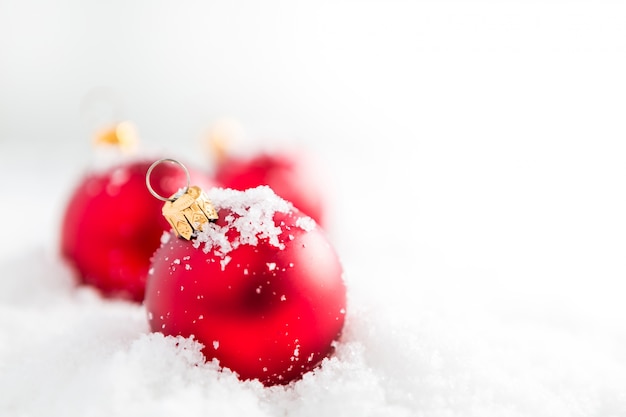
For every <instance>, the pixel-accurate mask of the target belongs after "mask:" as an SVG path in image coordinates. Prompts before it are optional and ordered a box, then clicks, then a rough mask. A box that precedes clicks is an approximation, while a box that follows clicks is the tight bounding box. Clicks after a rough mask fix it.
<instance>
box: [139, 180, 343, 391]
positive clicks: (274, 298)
mask: <svg viewBox="0 0 626 417" xmlns="http://www.w3.org/2000/svg"><path fill="white" fill-rule="evenodd" d="M208 197H209V199H210V200H211V202H212V203H213V205H214V207H215V209H216V210H217V213H218V219H217V220H216V221H215V222H214V223H207V224H206V225H205V226H204V228H203V229H202V230H201V231H199V232H196V235H195V236H194V237H192V238H191V240H185V239H183V238H181V237H177V235H176V234H175V233H174V232H171V233H170V235H169V238H165V239H163V243H162V245H161V247H160V248H159V249H158V250H157V251H156V252H155V254H154V257H153V259H152V267H151V269H150V275H149V278H148V284H147V289H146V298H145V305H146V309H147V312H148V319H149V323H150V327H151V329H152V330H153V331H155V332H162V333H164V334H166V335H182V336H184V337H190V336H192V335H193V336H194V337H195V338H196V340H198V341H199V342H201V343H202V344H203V345H204V348H203V353H204V355H205V356H206V358H207V359H209V360H211V359H213V358H216V359H218V360H219V363H220V365H221V366H223V367H226V368H229V369H231V370H232V371H234V372H236V373H237V374H238V375H239V377H240V378H241V379H243V380H246V379H259V380H260V381H261V382H262V383H263V384H265V385H267V386H269V385H276V384H287V383H289V382H291V381H294V380H297V379H299V378H300V377H301V376H302V375H303V374H304V373H305V372H307V371H310V370H312V369H314V368H315V367H316V366H317V365H319V363H320V362H321V361H322V360H323V359H324V358H325V357H327V356H328V355H329V354H331V353H332V351H333V343H334V341H336V340H337V339H338V338H339V336H340V334H341V331H342V328H343V324H344V318H345V312H346V310H345V309H346V287H345V284H344V281H343V276H342V267H341V263H340V260H339V258H338V256H337V254H336V252H335V250H334V249H333V247H332V246H331V245H330V243H329V241H328V240H327V238H326V237H325V235H324V232H323V231H322V229H320V228H319V226H318V225H317V224H316V223H315V221H314V220H313V219H312V218H310V217H308V216H306V215H304V214H303V213H301V212H300V211H298V210H297V209H295V208H294V207H293V206H292V205H291V204H290V203H288V202H287V201H285V200H283V199H281V198H279V197H278V196H277V195H276V194H275V193H274V192H273V191H272V190H271V189H270V188H269V187H257V188H253V189H249V190H247V191H245V192H242V191H235V190H231V189H221V188H214V189H212V190H210V191H209V192H208ZM157 211H158V210H157ZM158 212H159V213H160V211H158ZM166 236H167V235H166Z"/></svg>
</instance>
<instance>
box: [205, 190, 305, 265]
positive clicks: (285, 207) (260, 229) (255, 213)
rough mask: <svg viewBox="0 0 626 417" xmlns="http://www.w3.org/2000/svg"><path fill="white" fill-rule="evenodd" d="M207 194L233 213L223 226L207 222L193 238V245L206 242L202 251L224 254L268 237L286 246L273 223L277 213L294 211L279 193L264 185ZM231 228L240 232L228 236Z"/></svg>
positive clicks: (279, 246)
mask: <svg viewBox="0 0 626 417" xmlns="http://www.w3.org/2000/svg"><path fill="white" fill-rule="evenodd" d="M207 195H208V197H209V199H210V200H211V202H212V203H213V206H214V207H215V209H216V210H217V211H218V212H219V211H220V210H222V209H228V210H229V211H230V213H229V214H228V215H226V216H225V217H224V219H223V220H224V221H225V222H226V225H224V226H220V225H218V224H216V223H208V224H206V225H204V227H203V229H202V231H200V232H198V233H197V236H196V238H195V239H194V242H193V245H194V247H196V248H199V247H200V245H202V244H204V246H203V248H202V250H203V251H204V252H205V253H208V252H210V251H211V250H213V251H215V253H216V254H217V255H221V256H224V255H226V254H227V253H228V252H230V251H231V250H233V249H236V248H237V247H238V246H240V245H251V246H256V245H257V244H258V243H259V239H266V240H267V241H268V242H269V244H270V245H272V246H275V247H277V248H280V249H284V245H283V244H282V243H280V241H279V239H278V237H279V236H280V235H281V233H282V232H283V231H282V229H281V228H280V227H279V226H276V224H275V223H274V214H275V213H277V212H278V213H288V212H289V211H291V210H293V205H292V204H291V203H289V202H287V201H286V200H283V199H282V198H280V197H279V196H277V195H276V194H275V193H274V191H272V189H271V188H270V187H268V186H265V185H263V186H259V187H256V188H250V189H248V190H246V191H238V190H233V189H224V188H213V189H211V190H210V191H209V192H208V193H207ZM304 223H305V224H307V223H306V221H305V222H304ZM314 224H315V223H313V225H314ZM301 227H302V226H301ZM302 228H303V229H304V227H302ZM231 229H235V230H236V231H237V232H238V235H237V236H235V237H234V238H231V239H229V238H228V237H227V236H226V234H227V233H228V231H229V230H231ZM305 230H306V229H305Z"/></svg>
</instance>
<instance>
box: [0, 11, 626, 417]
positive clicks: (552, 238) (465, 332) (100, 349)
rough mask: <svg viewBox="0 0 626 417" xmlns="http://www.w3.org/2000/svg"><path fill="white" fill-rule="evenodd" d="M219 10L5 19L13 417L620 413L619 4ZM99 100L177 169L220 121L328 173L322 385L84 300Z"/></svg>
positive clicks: (8, 388)
mask: <svg viewBox="0 0 626 417" xmlns="http://www.w3.org/2000/svg"><path fill="white" fill-rule="evenodd" d="M33 3H35V4H33ZM61 3H62V4H61ZM226 3H227V2H224V4H218V3H215V4H211V6H201V5H200V3H198V4H195V5H193V6H192V5H189V8H184V7H182V6H180V3H175V2H167V1H166V2H161V3H159V4H154V5H151V6H150V8H149V9H145V8H144V7H142V5H141V4H140V2H134V1H127V2H119V1H112V2H107V3H106V4H102V5H99V6H98V7H96V6H94V5H91V4H88V3H84V2H82V3H81V2H75V3H73V2H60V1H52V2H37V1H35V2H21V1H15V0H9V1H6V2H4V3H3V6H0V8H1V9H2V12H0V49H1V50H2V51H3V54H4V55H3V57H4V58H3V60H2V62H3V63H2V65H0V91H2V92H3V93H2V94H1V95H0V190H2V195H3V197H2V199H1V200H0V216H1V217H0V218H2V220H3V223H2V227H3V235H2V239H1V241H0V271H1V273H0V415H1V416H11V417H13V416H16V417H23V416H44V415H45V416H63V417H78V416H108V417H111V416H172V415H185V416H191V417H193V416H207V415H221V416H235V415H246V416H322V415H323V416H353V415H359V416H366V415H370V416H424V417H431V416H432V417H439V416H446V417H451V416H463V417H468V416H480V417H487V416H498V417H508V416H515V417H518V416H519V417H541V416H547V417H548V416H549V417H554V416H568V417H569V416H594V417H595V416H602V417H609V416H615V417H621V416H624V415H626V391H625V389H624V387H626V303H624V302H623V298H624V294H625V293H626V291H625V290H626V286H625V285H624V277H625V276H626V263H625V262H624V254H626V238H625V236H626V216H625V215H624V213H626V194H624V191H623V190H624V179H625V178H626V165H625V164H624V160H626V141H625V140H624V138H626V125H625V124H624V122H623V121H624V114H626V106H625V104H624V97H626V78H624V76H623V74H625V73H626V54H625V52H626V44H625V43H624V40H625V39H626V26H625V25H624V24H623V22H624V18H625V17H626V9H625V6H624V4H623V3H620V2H612V1H603V0H599V1H593V2H592V1H584V0H583V1H577V2H561V1H557V0H546V1H542V2H536V1H524V2H521V1H520V2H517V1H503V2H493V1H467V2H463V3H461V2H454V1H445V0H444V1H442V2H429V1H425V2H401V1H386V2H383V1H369V2H358V3H357V2H351V1H339V2H325V1H318V2H280V1H275V0H272V1H269V2H262V3H258V4H257V3H256V2H245V3H246V7H241V4H237V5H235V4H232V5H228V4H226ZM35 11H37V12H36V13H35ZM112 22H116V24H115V25H114V26H115V27H118V28H120V30H112V29H111V28H112V26H111V23H112ZM157 29H158V30H157ZM285 34H287V35H288V36H285ZM175 40H178V41H179V42H176V41H175ZM103 57H105V58H104V59H103ZM102 84H110V85H113V86H114V87H115V88H116V90H118V91H120V92H121V93H120V94H121V96H123V99H124V100H123V101H124V102H125V104H126V106H124V109H125V111H126V112H127V113H125V114H123V115H122V116H124V117H129V118H131V119H133V120H134V121H136V122H137V126H138V130H139V135H140V137H141V141H140V147H142V146H143V147H145V148H150V149H149V150H150V151H153V150H155V149H154V148H157V150H159V151H160V150H165V151H166V152H165V153H166V154H167V155H166V156H168V157H173V158H176V159H177V158H179V157H180V156H184V157H185V158H186V159H185V160H191V161H195V162H196V163H198V164H199V163H203V162H205V159H204V158H203V156H202V155H201V153H200V152H199V151H198V149H199V146H200V145H199V144H198V143H199V141H200V139H199V138H200V137H202V135H203V132H204V131H205V129H208V127H209V126H208V124H210V122H211V121H213V120H217V119H219V118H220V117H222V116H228V117H230V116H234V117H235V118H236V119H238V120H240V121H242V122H243V125H244V126H245V127H246V129H247V132H248V134H249V139H248V140H249V142H248V143H247V145H248V146H249V148H248V149H250V148H251V147H253V146H254V145H256V144H259V143H260V141H256V139H254V138H259V137H275V136H279V137H283V138H284V137H287V138H294V141H295V142H296V143H297V144H299V145H305V146H306V147H307V149H310V150H311V152H313V153H316V154H318V155H319V156H320V160H321V161H322V165H323V167H324V171H325V174H327V175H328V176H329V177H330V179H331V180H330V181H329V184H328V191H329V194H330V197H331V201H332V206H333V210H332V212H331V215H332V219H331V221H330V224H329V227H328V233H329V236H330V239H331V240H332V242H333V244H334V245H335V247H336V249H337V252H338V253H339V255H340V256H341V258H342V262H343V264H344V269H345V274H344V278H345V280H346V282H347V285H348V297H349V298H348V308H347V309H346V312H345V313H346V326H345V332H344V334H343V335H342V338H341V340H340V341H339V342H338V343H337V345H336V352H335V354H334V355H333V356H332V357H331V358H329V359H328V360H326V361H325V362H324V363H323V365H322V366H321V367H320V368H319V369H318V370H316V371H315V372H312V373H308V374H306V375H305V376H304V377H303V379H302V380H301V381H299V382H297V383H295V384H293V385H291V386H287V387H272V388H264V387H262V386H261V385H260V384H258V383H255V382H250V381H248V382H241V381H239V380H238V379H237V378H236V377H235V376H234V375H232V374H231V373H230V372H228V371H224V370H220V368H219V366H218V364H216V363H205V362H204V361H203V358H202V356H201V354H200V346H199V345H198V344H197V342H195V341H194V340H185V339H175V338H171V337H163V336H162V335H160V334H158V333H155V334H153V333H150V332H149V328H148V324H147V313H146V311H145V309H144V308H143V307H142V306H138V305H135V304H131V303H128V302H124V301H115V300H105V299H103V298H101V297H100V296H99V295H98V294H97V293H96V292H94V291H93V290H91V289H89V288H85V287H76V286H75V285H74V281H73V277H72V275H71V273H70V271H69V269H68V268H67V267H66V266H65V265H64V264H63V263H62V262H61V261H60V260H59V259H58V253H57V237H58V226H59V219H60V213H61V211H62V208H63V202H64V201H65V199H66V198H67V196H68V193H69V190H70V189H71V188H72V185H73V183H74V181H75V180H76V178H78V176H79V175H81V174H82V173H83V172H84V171H83V169H84V168H85V166H86V165H88V164H90V162H91V161H92V160H91V159H90V158H91V152H90V147H91V146H92V145H91V142H90V136H89V132H87V130H88V129H86V128H84V127H83V126H82V125H81V123H83V120H81V119H80V116H79V114H78V113H79V112H78V111H77V109H78V107H79V105H78V103H79V102H80V100H81V97H82V96H83V94H85V92H86V91H87V90H88V89H89V88H91V87H93V86H97V85H102ZM122 113H124V112H122ZM155 153H157V154H158V153H159V152H155Z"/></svg>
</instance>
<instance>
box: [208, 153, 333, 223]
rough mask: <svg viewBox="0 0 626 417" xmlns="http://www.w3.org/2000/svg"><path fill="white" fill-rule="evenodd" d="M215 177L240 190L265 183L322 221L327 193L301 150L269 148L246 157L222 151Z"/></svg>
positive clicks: (319, 221)
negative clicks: (273, 150) (271, 149)
mask: <svg viewBox="0 0 626 417" xmlns="http://www.w3.org/2000/svg"><path fill="white" fill-rule="evenodd" d="M215 179H216V181H217V182H218V184H219V185H220V186H222V187H224V188H233V189H235V190H242V191H243V190H247V189H248V188H254V187H257V186H259V185H267V186H269V187H270V188H271V189H272V190H274V192H275V193H276V194H278V195H279V196H280V197H282V198H284V199H285V200H287V201H289V202H291V203H293V205H294V206H295V207H296V208H298V210H300V211H302V212H303V213H305V214H306V215H308V216H310V217H312V218H313V219H314V220H315V221H316V222H317V223H318V224H319V225H321V226H324V225H325V221H326V218H325V216H326V204H327V201H326V198H327V196H326V195H325V193H324V187H323V184H322V181H321V177H320V172H319V171H316V170H315V164H314V163H313V161H312V159H311V158H309V157H308V156H307V155H305V154H303V153H298V152H295V151H283V152H269V151H268V152H260V153H257V154H255V155H252V156H248V157H244V156H231V155H223V157H222V159H221V160H218V163H217V166H216V169H215Z"/></svg>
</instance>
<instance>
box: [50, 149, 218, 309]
mask: <svg viewBox="0 0 626 417" xmlns="http://www.w3.org/2000/svg"><path fill="white" fill-rule="evenodd" d="M150 164H151V162H147V161H139V160H137V161H133V162H128V163H120V164H118V165H116V166H113V167H110V168H108V169H105V170H102V171H94V172H90V173H88V174H87V175H86V176H85V177H84V178H83V179H82V180H81V181H80V182H79V184H78V185H77V187H76V188H75V189H74V190H73V192H72V194H71V196H70V198H69V201H68V203H67V206H66V208H65V212H64V214H63V219H62V225H61V232H60V234H61V236H60V238H61V239H60V240H61V242H60V249H61V255H62V256H63V258H64V259H66V260H67V261H68V263H69V264H70V265H72V266H73V268H74V269H75V270H76V275H77V277H78V280H79V282H80V283H83V284H87V285H91V286H93V287H95V288H97V289H98V290H100V292H101V293H102V294H103V295H105V296H109V297H116V298H125V299H129V300H133V301H136V302H141V301H143V298H144V292H145V284H146V278H147V275H148V269H149V265H150V257H151V256H152V254H153V253H154V251H155V250H156V249H157V248H158V247H159V245H160V239H161V236H162V235H163V231H165V230H169V229H170V226H169V224H168V223H167V221H166V220H165V219H164V218H163V216H161V214H160V209H161V206H162V202H160V201H159V200H157V199H155V198H154V197H153V196H151V195H150V193H149V192H148V190H147V189H146V172H147V170H148V167H149V166H150ZM190 175H191V178H192V180H193V181H194V182H195V183H197V184H203V186H206V187H209V186H211V185H212V182H210V180H209V179H208V177H206V176H205V175H203V174H202V173H200V172H196V171H192V172H191V173H190ZM186 182H187V178H186V175H185V171H183V170H181V169H180V167H176V166H174V165H171V164H162V165H160V166H159V169H158V170H155V171H154V173H153V174H152V183H153V186H154V187H155V188H156V189H158V190H159V192H160V193H161V194H162V195H165V196H170V195H173V194H174V193H176V191H177V190H178V189H179V188H181V187H184V186H185V184H186Z"/></svg>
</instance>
